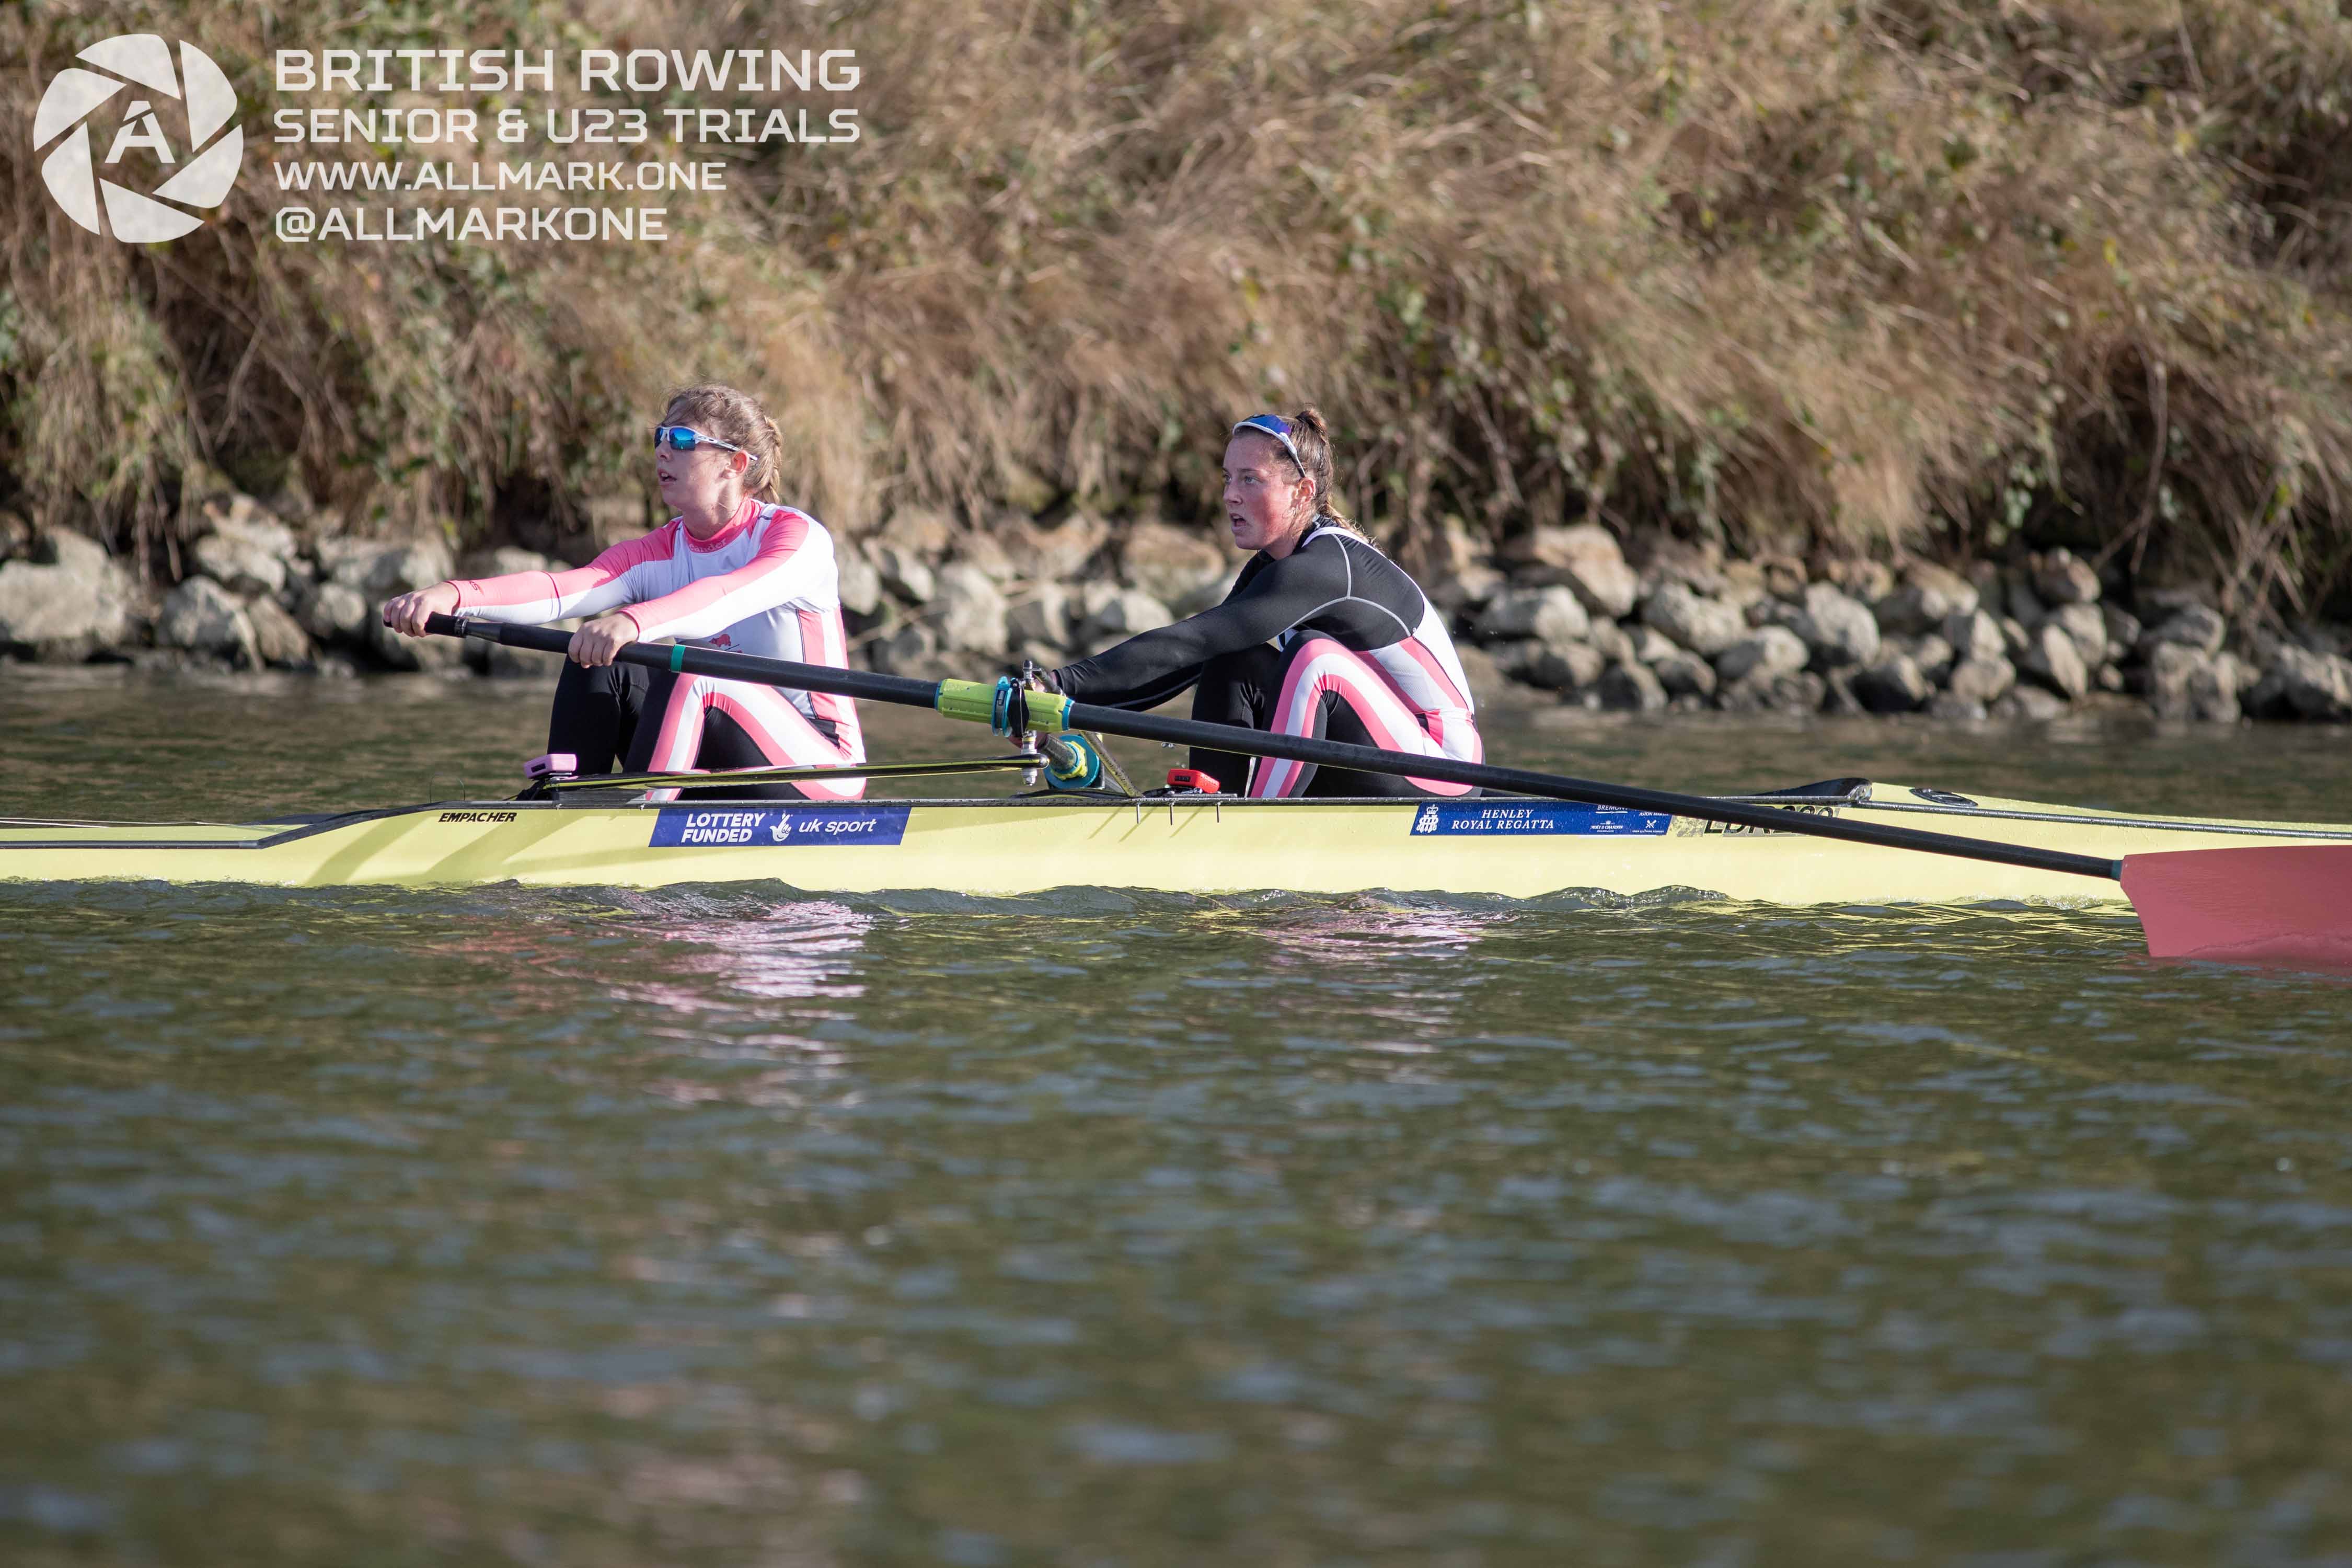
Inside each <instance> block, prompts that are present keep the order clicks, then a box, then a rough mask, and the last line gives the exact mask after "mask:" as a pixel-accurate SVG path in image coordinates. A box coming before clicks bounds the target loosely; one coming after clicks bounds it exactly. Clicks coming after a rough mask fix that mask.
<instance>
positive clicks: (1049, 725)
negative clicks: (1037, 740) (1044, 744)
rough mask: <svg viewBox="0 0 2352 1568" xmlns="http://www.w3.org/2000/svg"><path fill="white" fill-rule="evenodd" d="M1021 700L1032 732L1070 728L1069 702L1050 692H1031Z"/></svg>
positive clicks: (1025, 694)
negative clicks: (1025, 708)
mask: <svg viewBox="0 0 2352 1568" xmlns="http://www.w3.org/2000/svg"><path fill="white" fill-rule="evenodd" d="M1023 700H1024V702H1025V704H1026V705H1027V707H1028V710H1029V727H1030V728H1031V729H1032V730H1055V731H1059V730H1066V729H1068V728H1069V727H1070V700H1069V699H1068V698H1066V697H1057V696H1055V694H1054V693H1052V692H1050V691H1031V692H1026V693H1024V697H1023Z"/></svg>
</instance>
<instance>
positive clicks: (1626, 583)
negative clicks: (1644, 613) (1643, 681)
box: [1505, 522, 1641, 620]
mask: <svg viewBox="0 0 2352 1568" xmlns="http://www.w3.org/2000/svg"><path fill="white" fill-rule="evenodd" d="M1505 559H1506V560H1507V561H1508V562H1509V563H1511V566H1512V576H1513V577H1514V578H1515V579H1517V581H1519V582H1521V583H1525V584H1531V585H1536V586H1542V585H1546V584H1557V585H1560V586H1564V587H1566V588H1568V589H1570V591H1571V592H1573V593H1574V594H1575V595H1576V597H1577V600H1578V602H1579V603H1580V604H1581V605H1584V607H1585V608H1586V609H1587V610H1589V611H1591V613H1592V614H1593V615H1596V616H1608V617H1609V618H1610V619H1612V620H1615V619H1618V618H1619V617H1621V616H1629V615H1632V614H1633V603H1634V601H1635V599H1636V598H1638V597H1639V596H1640V594H1641V579H1640V578H1639V577H1638V576H1637V575H1636V574H1634V571H1633V567H1632V566H1630V565H1628V564H1626V562H1625V552H1624V551H1623V550H1622V548H1620V547H1619V545H1618V543H1617V539H1616V536H1615V535H1614V534H1612V533H1611V532H1610V531H1608V530H1607V529H1605V528H1602V527H1601V526H1600V525H1599V524H1597V523H1590V522H1580V523H1578V524H1576V525H1575V526H1573V527H1570V528H1555V527H1550V526H1540V527H1538V528H1536V529H1534V530H1533V531H1530V532H1528V534H1525V535H1523V536H1522V537H1520V538H1519V539H1517V540H1514V541H1513V542H1511V545H1510V547H1509V548H1508V550H1507V552H1506V556H1505Z"/></svg>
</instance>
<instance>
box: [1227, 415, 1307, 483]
mask: <svg viewBox="0 0 2352 1568" xmlns="http://www.w3.org/2000/svg"><path fill="white" fill-rule="evenodd" d="M1244 430H1255V431H1256V432H1257V433H1258V434H1259V435H1261V436H1271V437H1274V438H1275V439H1276V440H1277V441H1279V442H1281V443H1282V449H1283V450H1284V451H1286V452H1287V453H1289V454H1290V460H1291V461H1292V462H1294V463H1297V465H1298V477H1299V478H1300V479H1305V478H1306V477H1307V460H1306V459H1305V458H1301V457H1300V456H1299V455H1298V448H1297V447H1294V446H1292V445H1291V444H1290V421H1289V420H1287V419H1285V418H1284V417H1283V416H1281V415H1279V414H1253V415H1251V416H1249V417H1248V418H1246V419H1244V420H1243V421H1242V422H1241V423H1240V424H1238V425H1236V426H1234V435H1236V436H1238V435H1240V434H1241V433H1242V432H1243V431H1244Z"/></svg>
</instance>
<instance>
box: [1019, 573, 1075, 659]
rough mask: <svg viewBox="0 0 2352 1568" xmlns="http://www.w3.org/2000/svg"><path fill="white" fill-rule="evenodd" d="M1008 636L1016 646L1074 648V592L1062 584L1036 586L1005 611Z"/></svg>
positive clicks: (1028, 587)
mask: <svg viewBox="0 0 2352 1568" xmlns="http://www.w3.org/2000/svg"><path fill="white" fill-rule="evenodd" d="M1004 630H1005V635H1006V636H1007V637H1010V638H1011V639H1012V640H1013V642H1016V643H1032V642H1034V643H1043V644H1045V646H1046V647H1055V648H1066V647H1069V646H1070V632H1071V626H1070V593H1069V590H1068V589H1066V588H1065V587H1063V586H1062V585H1061V584H1059V583H1032V584H1029V585H1028V586H1027V587H1026V588H1025V589H1023V590H1021V591H1019V592H1018V593H1017V594H1016V595H1014V596H1013V603H1012V606H1011V608H1009V609H1007V610H1006V611H1005V612H1004Z"/></svg>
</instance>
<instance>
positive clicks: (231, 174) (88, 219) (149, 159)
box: [33, 33, 245, 245]
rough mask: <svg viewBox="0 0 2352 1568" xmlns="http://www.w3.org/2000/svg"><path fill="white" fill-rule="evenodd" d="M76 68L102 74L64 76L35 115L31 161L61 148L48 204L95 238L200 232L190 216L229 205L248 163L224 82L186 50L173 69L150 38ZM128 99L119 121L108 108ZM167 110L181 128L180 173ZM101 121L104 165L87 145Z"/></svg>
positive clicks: (46, 178)
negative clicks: (105, 132) (108, 131)
mask: <svg viewBox="0 0 2352 1568" xmlns="http://www.w3.org/2000/svg"><path fill="white" fill-rule="evenodd" d="M75 58H77V59H79V60H83V61H85V62H87V63H88V64H89V65H92V66H95V67H97V69H95V70H84V69H82V68H80V67H79V66H68V67H67V68H65V69H64V70H61V71H59V72H58V74H57V75H56V76H55V77H54V78H52V79H50V82H49V85H48V89H47V90H46V91H45V92H43V93H42V94H41V106H40V108H39V109H38V110H36V111H35V112H34V115H33V151H34V152H35V153H39V152H40V151H41V150H42V149H43V148H45V147H47V146H48V145H49V144H50V142H57V146H56V149H55V150H54V151H52V152H51V153H49V154H48V156H47V158H45V159H43V160H42V163H41V182H42V184H46V185H47V186H48V187H49V195H50V197H51V199H53V200H54V201H56V203H57V204H58V207H59V208H60V209H62V210H63V211H64V213H65V215H66V216H68V217H69V218H71V219H73V220H74V222H76V223H78V224H79V225H81V226H82V227H84V228H86V229H88V230H89V231H90V233H92V234H107V233H112V235H113V236H114V237H115V238H117V239H119V240H121V241H123V242H125V243H126V244H131V245H152V244H155V243H156V242H157V241H159V240H165V239H177V238H178V237H180V236H182V235H184V234H186V233H188V232H190V231H191V230H193V229H194V228H197V227H198V226H201V225H202V224H203V222H204V219H203V218H201V217H199V216H196V215H195V214H194V213H192V212H189V211H188V210H186V209H188V208H190V207H198V208H203V207H216V206H218V205H221V203H223V202H224V201H226V200H227V199H228V193H229V188H230V187H231V186H233V185H235V184H236V176H237V171H238V170H239V168H240V167H241V166H242V165H243V163H244V159H245V130H244V127H242V126H240V125H236V124H232V123H231V121H234V120H236V89H234V88H232V87H230V86H229V84H228V78H227V77H226V76H224V75H223V74H222V73H221V68H220V67H218V66H216V65H215V64H213V62H212V58H211V57H210V56H208V55H206V54H205V52H204V51H203V50H202V49H199V48H198V47H195V45H194V44H189V43H183V44H182V45H181V46H180V49H179V62H178V67H177V68H176V69H174V68H173V58H172V46H171V45H170V44H169V43H167V42H165V41H164V40H163V38H160V37H156V36H155V35H154V34H152V33H125V34H121V35H120V36H119V37H111V38H103V39H100V41H99V42H97V43H95V44H92V45H90V47H88V48H86V49H84V50H82V51H81V53H80V54H79V55H78V56H76V57H75ZM126 92H128V93H130V94H131V97H130V98H129V99H128V100H124V101H123V102H122V104H121V109H120V110H119V111H118V110H114V109H112V108H110V105H111V104H112V103H113V102H114V100H117V99H118V98H120V97H121V95H122V94H123V93H126ZM150 95H152V96H150ZM159 102H160V105H161V107H160V108H159ZM100 110H107V113H106V114H105V115H104V116H102V117H101V116H100V115H99V111H100ZM166 110H168V111H169V112H170V117H171V120H172V121H174V122H177V123H180V124H181V125H182V126H183V127H184V134H185V136H186V138H187V140H186V142H185V151H186V155H187V156H186V161H185V162H182V159H181V154H180V153H179V152H178V151H175V150H174V148H173V142H172V136H171V132H170V131H169V130H168V129H167V127H166V121H165V111H166ZM97 118H102V119H104V120H105V121H108V122H110V124H111V126H112V135H111V136H110V137H108V138H107V140H106V148H105V156H103V157H100V156H98V154H97V150H96V139H95V138H93V137H92V135H91V130H92V123H93V120H94V119H97ZM60 138H62V140H60ZM101 170H103V171H104V173H103V174H101V173H100V171H101ZM156 180H161V181H162V183H161V184H153V182H154V181H156ZM150 184H152V185H153V188H152V190H151V189H146V188H144V187H146V186H148V185H150ZM134 187H138V188H134ZM101 212H103V214H104V216H105V222H104V224H103V225H101V224H100V221H99V220H100V213H101Z"/></svg>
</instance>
